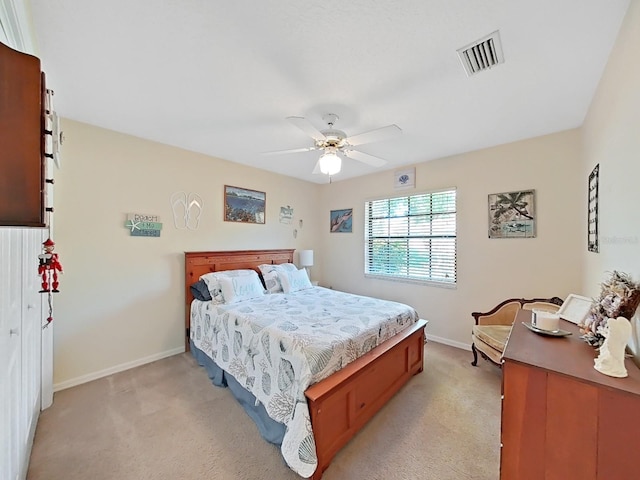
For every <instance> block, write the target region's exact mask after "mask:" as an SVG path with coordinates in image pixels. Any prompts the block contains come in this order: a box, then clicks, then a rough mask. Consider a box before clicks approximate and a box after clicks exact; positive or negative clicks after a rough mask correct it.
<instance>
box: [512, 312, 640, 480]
mask: <svg viewBox="0 0 640 480" xmlns="http://www.w3.org/2000/svg"><path fill="white" fill-rule="evenodd" d="M530 319H531V312H530V311H526V310H521V311H519V312H518V314H517V316H516V320H515V322H514V325H513V330H512V332H511V336H510V337H509V341H508V342H507V346H506V348H505V352H504V357H503V367H502V368H503V377H502V394H503V400H502V433H501V442H502V449H501V456H500V478H501V479H502V480H527V479H545V480H552V479H558V480H560V479H561V480H573V479H575V480H591V479H600V480H618V479H620V480H625V479H631V478H638V475H639V473H638V470H640V455H639V454H638V451H639V450H638V438H639V435H640V433H639V432H640V370H639V369H638V368H637V367H636V366H635V365H634V364H633V362H632V361H631V360H627V364H626V367H627V370H628V372H629V376H628V377H627V378H613V377H608V376H606V375H603V374H601V373H600V372H598V371H597V370H595V369H594V368H593V365H594V362H593V361H594V358H595V357H596V356H597V355H596V351H595V350H594V349H593V348H592V347H591V346H589V345H587V344H586V343H585V342H584V341H583V340H581V339H580V332H579V330H578V327H577V326H576V325H574V324H572V323H570V322H567V321H564V320H561V321H560V322H561V325H560V328H561V329H563V330H567V331H570V332H572V335H570V336H568V337H562V338H560V337H547V336H542V335H538V334H536V333H533V332H531V331H529V330H528V329H527V328H526V327H525V326H524V325H522V322H529V321H530Z"/></svg>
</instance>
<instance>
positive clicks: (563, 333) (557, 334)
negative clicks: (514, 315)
mask: <svg viewBox="0 0 640 480" xmlns="http://www.w3.org/2000/svg"><path fill="white" fill-rule="evenodd" d="M522 324H523V325H524V326H525V327H527V328H528V329H529V330H531V331H532V332H535V333H538V334H540V335H547V336H549V337H566V336H567V335H571V332H567V331H566V330H543V329H541V328H538V327H535V326H533V325H531V324H530V323H528V322H522Z"/></svg>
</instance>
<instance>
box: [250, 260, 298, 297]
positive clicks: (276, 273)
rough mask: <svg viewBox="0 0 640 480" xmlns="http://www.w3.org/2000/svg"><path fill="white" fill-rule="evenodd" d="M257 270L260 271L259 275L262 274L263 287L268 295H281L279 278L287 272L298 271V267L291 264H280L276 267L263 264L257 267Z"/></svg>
mask: <svg viewBox="0 0 640 480" xmlns="http://www.w3.org/2000/svg"><path fill="white" fill-rule="evenodd" d="M258 268H259V269H260V273H262V278H263V280H264V285H265V287H266V288H267V292H269V293H282V282H281V281H280V277H281V276H282V275H285V274H286V273H287V272H297V271H298V267H296V266H295V265H294V264H293V263H280V264H277V265H272V264H270V263H265V264H262V265H258Z"/></svg>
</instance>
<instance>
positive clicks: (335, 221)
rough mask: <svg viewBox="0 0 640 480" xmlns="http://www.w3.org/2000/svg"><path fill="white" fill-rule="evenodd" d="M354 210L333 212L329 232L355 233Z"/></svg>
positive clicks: (330, 217)
mask: <svg viewBox="0 0 640 480" xmlns="http://www.w3.org/2000/svg"><path fill="white" fill-rule="evenodd" d="M352 217H353V208H345V209H342V210H331V214H330V215H329V219H330V224H329V231H330V232H331V233H351V232H352V231H353V223H352Z"/></svg>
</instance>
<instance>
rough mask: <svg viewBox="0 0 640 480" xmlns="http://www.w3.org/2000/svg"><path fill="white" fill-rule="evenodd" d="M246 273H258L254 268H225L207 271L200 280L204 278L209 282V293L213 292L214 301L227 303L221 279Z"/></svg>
mask: <svg viewBox="0 0 640 480" xmlns="http://www.w3.org/2000/svg"><path fill="white" fill-rule="evenodd" d="M245 275H255V276H257V275H258V274H257V273H256V272H255V271H253V270H248V269H247V270H224V271H222V272H211V273H205V274H204V275H202V276H201V277H200V280H204V282H205V283H206V284H207V288H208V289H209V293H210V294H211V297H212V301H213V303H225V299H224V296H223V294H222V290H221V288H220V279H221V278H223V277H227V278H229V277H240V276H245Z"/></svg>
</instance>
